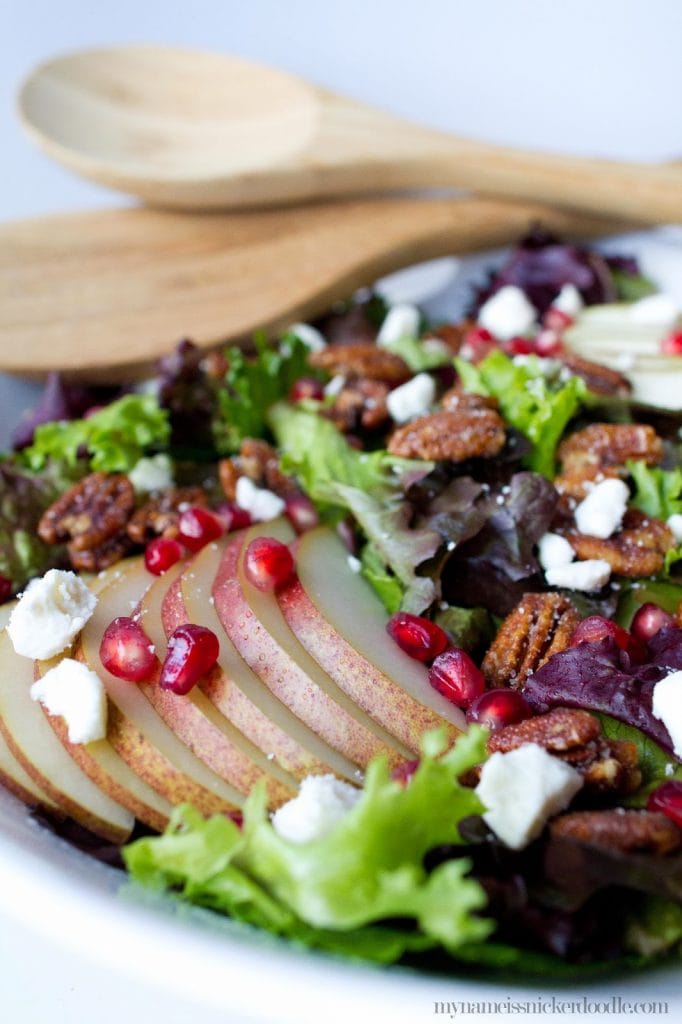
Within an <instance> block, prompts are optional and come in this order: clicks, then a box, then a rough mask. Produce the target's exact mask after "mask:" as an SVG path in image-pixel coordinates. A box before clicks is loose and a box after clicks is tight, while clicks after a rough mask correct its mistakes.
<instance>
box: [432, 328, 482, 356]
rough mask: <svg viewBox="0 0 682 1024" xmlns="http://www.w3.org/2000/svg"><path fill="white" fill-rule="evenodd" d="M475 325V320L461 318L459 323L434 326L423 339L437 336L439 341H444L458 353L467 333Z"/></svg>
mask: <svg viewBox="0 0 682 1024" xmlns="http://www.w3.org/2000/svg"><path fill="white" fill-rule="evenodd" d="M475 326H476V324H475V323H474V321H473V320H461V321H460V322H459V323H457V324H441V326H440V327H432V328H431V329H430V330H429V332H428V334H427V335H426V336H425V337H424V339H423V340H424V341H428V340H429V339H431V338H436V340H438V341H443V342H445V344H446V345H447V346H448V348H450V349H452V351H453V352H454V353H455V355H457V353H458V352H459V350H460V349H461V347H462V345H463V344H464V340H465V338H466V336H467V334H468V333H469V331H470V330H471V329H472V328H473V327H475Z"/></svg>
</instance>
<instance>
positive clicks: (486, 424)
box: [388, 406, 505, 462]
mask: <svg viewBox="0 0 682 1024" xmlns="http://www.w3.org/2000/svg"><path fill="white" fill-rule="evenodd" d="M504 441H505V433H504V423H503V422H502V419H501V417H500V415H499V413H497V412H495V410H494V409H489V408H486V407H476V408H466V406H462V407H458V408H457V410H456V411H454V412H448V411H446V410H444V411H442V412H434V413H431V414H430V415H428V416H420V417H419V419H416V420H412V422H410V423H406V424H405V425H404V426H403V427H399V428H398V429H397V430H396V431H395V432H394V433H393V434H392V435H391V438H390V440H389V442H388V450H389V452H390V453H391V455H399V456H402V457H403V458H406V459H436V460H437V461H440V460H447V461H449V462H464V460H465V459H477V458H490V457H491V456H493V455H497V453H498V452H499V451H501V449H502V448H503V447H504Z"/></svg>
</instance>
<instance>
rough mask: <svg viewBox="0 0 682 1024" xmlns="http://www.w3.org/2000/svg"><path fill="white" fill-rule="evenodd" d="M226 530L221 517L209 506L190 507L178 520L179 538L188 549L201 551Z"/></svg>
mask: <svg viewBox="0 0 682 1024" xmlns="http://www.w3.org/2000/svg"><path fill="white" fill-rule="evenodd" d="M224 532H225V528H224V527H223V524H222V522H221V520H220V518H219V517H218V516H217V515H216V514H215V512H210V511H209V510H208V509H207V508H188V509H186V510H185V511H184V512H183V513H182V514H181V516H180V518H179V520H178V540H179V541H180V542H181V543H182V544H184V545H185V547H186V548H187V550H188V551H200V550H201V548H203V547H205V546H206V545H207V544H208V543H210V541H212V540H217V539H218V537H222V535H223V533H224Z"/></svg>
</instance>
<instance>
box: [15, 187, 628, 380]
mask: <svg viewBox="0 0 682 1024" xmlns="http://www.w3.org/2000/svg"><path fill="white" fill-rule="evenodd" d="M538 221H539V222H541V223H542V224H543V225H545V226H546V227H548V228H549V229H552V230H555V231H557V232H560V233H562V234H566V235H569V236H570V235H572V236H574V237H576V236H581V235H592V236H595V235H600V234H608V233H610V232H613V231H614V230H615V228H614V225H613V222H611V221H604V220H599V219H596V218H590V217H585V216H582V217H580V216H577V215H573V214H569V213H562V212H560V211H556V210H552V209H550V208H545V207H541V206H528V205H518V204H512V203H502V202H497V201H494V200H483V199H450V200H428V201H427V200H419V199H387V200H366V201H362V200H357V201H347V202H341V203H336V204H319V205H316V206H314V205H309V206H304V207H301V208H294V209H291V208H290V209H285V210H273V211H260V212H254V213H232V214H186V213H168V212H163V211H159V210H150V209H145V208H139V209H125V210H107V211H105V212H100V211H98V212H93V213H77V214H67V215H62V216H56V217H47V218H41V219H36V220H29V221H24V222H19V223H14V224H5V225H2V226H0V370H4V371H8V372H10V373H17V374H24V375H29V376H34V377H40V376H43V375H44V374H45V373H46V372H47V371H49V370H51V369H58V370H62V371H64V372H65V373H66V374H67V375H68V376H69V377H70V378H73V379H84V380H90V381H102V382H110V381H119V380H123V379H128V378H132V377H139V376H140V375H142V374H144V373H145V372H147V371H148V370H149V369H150V367H151V366H152V364H153V362H154V360H155V359H157V358H158V357H159V356H161V355H163V354H165V353H167V352H168V351H169V350H170V349H171V348H172V346H173V344H174V343H175V342H176V341H177V340H178V339H180V338H182V337H183V336H189V337H191V338H192V339H193V340H194V341H195V342H196V343H197V344H199V345H201V346H202V347H206V348H208V347H211V346H215V345H216V344H217V343H219V342H221V341H225V340H228V339H229V340H235V341H240V340H243V339H245V338H248V337H249V336H251V335H252V334H253V332H254V331H255V330H257V329H264V330H266V331H268V332H276V331H279V330H283V329H284V328H286V327H287V326H289V325H290V324H291V323H292V322H293V321H295V320H298V319H305V318H307V317H312V316H315V315H316V314H319V313H321V312H323V311H324V310H325V309H327V308H328V307H329V305H330V304H331V303H333V302H334V301H335V300H337V299H339V298H345V297H347V296H348V295H350V294H351V293H352V292H353V291H354V290H355V289H356V288H358V287H360V286H362V285H366V284H370V283H371V282H372V281H373V280H375V279H376V278H378V277H380V276H382V275H384V274H387V273H390V272H391V271H393V270H397V269H399V268H400V267H404V266H406V265H408V264H409V263H414V262H418V261H419V260H425V259H431V258H433V257H437V256H444V255H450V254H458V253H466V252H471V251H475V250H477V249H484V248H487V247H491V246H496V245H503V244H508V243H510V242H512V241H515V240H516V239H518V238H519V237H520V236H521V235H522V234H523V233H524V232H525V231H527V229H528V228H529V226H530V225H531V224H532V223H533V222H538Z"/></svg>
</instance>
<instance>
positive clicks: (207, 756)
mask: <svg viewBox="0 0 682 1024" xmlns="http://www.w3.org/2000/svg"><path fill="white" fill-rule="evenodd" d="M174 568H176V570H177V569H182V568H183V567H182V566H179V567H174ZM187 573H188V574H189V575H191V574H192V569H191V568H189V569H187ZM178 575H179V573H178V571H176V572H173V570H171V571H170V572H167V573H165V574H164V575H163V576H161V577H158V578H157V579H156V580H155V581H154V583H152V585H151V586H150V587H149V589H148V590H147V592H146V594H145V595H144V597H143V598H142V601H141V603H140V616H141V620H142V625H143V628H144V630H145V632H146V633H147V636H148V637H149V639H150V640H151V641H152V643H153V644H154V646H155V648H156V653H157V656H158V657H159V659H160V660H163V658H164V657H165V654H166V637H167V635H170V633H172V632H173V630H174V629H175V628H177V626H179V625H181V624H183V623H186V622H190V621H195V620H190V619H189V618H188V616H187V613H186V611H185V608H184V604H183V601H182V593H181V591H180V585H179V579H178ZM176 584H177V586H176ZM169 592H170V594H171V596H172V598H173V603H172V610H173V614H172V616H169V614H168V605H166V609H167V610H166V615H165V617H164V616H163V613H162V607H163V605H164V598H165V597H166V596H167V595H168V594H169ZM206 600H208V595H207V597H206ZM164 618H165V628H164ZM197 624H198V625H203V623H201V622H200V623H197ZM216 635H217V636H218V637H219V636H220V634H219V633H218V634H216ZM140 689H141V690H142V692H143V693H144V694H145V696H146V697H147V699H148V700H149V702H150V703H151V704H152V705H153V706H154V708H155V709H156V710H157V711H158V713H159V715H160V716H161V718H163V720H164V721H165V722H166V724H167V725H169V726H170V728H171V729H172V730H173V732H174V733H175V735H176V736H178V737H179V738H180V739H181V740H182V741H183V743H186V744H187V746H188V747H189V748H190V749H191V750H193V751H194V752H195V753H196V755H197V756H198V757H200V758H201V760H202V761H204V762H205V763H206V764H207V765H208V766H209V767H210V768H212V770H213V771H214V772H215V773H216V774H217V775H219V776H220V777H221V778H223V779H226V780H227V781H228V782H230V783H231V784H232V785H233V786H235V788H236V789H238V790H239V791H240V792H241V793H244V794H248V793H249V791H250V790H251V788H252V787H253V786H254V785H255V783H256V782H258V781H259V779H261V778H263V779H265V781H266V786H267V792H268V803H269V805H270V806H272V807H278V806H279V805H280V804H283V803H285V802H286V801H287V800H291V798H292V797H293V796H295V795H296V791H297V789H298V784H297V780H296V779H295V778H294V777H293V776H292V775H289V774H288V772H285V771H284V770H283V769H282V768H281V767H280V766H279V765H278V764H276V763H275V762H274V760H273V761H271V760H268V758H267V756H266V755H265V754H264V753H263V751H262V750H260V749H259V748H258V747H256V746H255V745H254V744H253V743H251V742H250V740H248V739H247V738H246V737H245V736H244V735H243V733H241V732H240V731H239V730H238V729H236V728H235V726H234V725H233V724H232V722H230V721H229V719H227V718H226V717H225V716H224V715H223V714H221V712H220V711H219V710H218V709H217V708H216V707H215V705H214V704H212V703H211V701H210V700H209V699H208V697H207V696H206V695H205V694H204V693H202V692H201V689H200V688H199V686H198V685H197V686H195V687H194V688H193V689H192V690H191V691H190V692H189V693H188V694H186V695H184V696H178V695H177V694H175V693H172V692H171V691H170V690H164V689H162V688H161V687H160V686H159V685H158V681H157V680H152V681H151V682H149V683H141V684H140Z"/></svg>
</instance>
